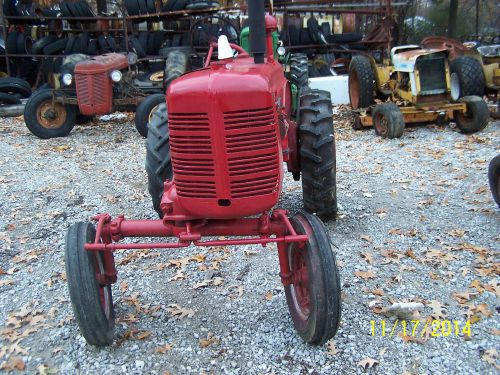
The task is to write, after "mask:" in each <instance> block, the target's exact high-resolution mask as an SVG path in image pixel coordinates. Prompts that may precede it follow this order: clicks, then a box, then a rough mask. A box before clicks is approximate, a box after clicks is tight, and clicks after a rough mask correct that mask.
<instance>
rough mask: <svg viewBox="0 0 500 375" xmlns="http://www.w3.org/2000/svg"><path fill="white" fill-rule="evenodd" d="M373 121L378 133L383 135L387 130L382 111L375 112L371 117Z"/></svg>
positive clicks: (386, 122)
mask: <svg viewBox="0 0 500 375" xmlns="http://www.w3.org/2000/svg"><path fill="white" fill-rule="evenodd" d="M373 123H374V126H375V127H376V128H377V132H378V134H380V135H381V136H385V135H386V134H387V132H388V131H389V130H388V129H389V124H388V121H387V119H386V118H385V116H384V115H383V114H382V113H380V112H379V113H377V114H375V116H374V118H373Z"/></svg>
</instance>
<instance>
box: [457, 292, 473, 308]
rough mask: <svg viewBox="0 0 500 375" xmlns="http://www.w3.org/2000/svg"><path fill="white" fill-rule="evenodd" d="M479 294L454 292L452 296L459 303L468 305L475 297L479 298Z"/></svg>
mask: <svg viewBox="0 0 500 375" xmlns="http://www.w3.org/2000/svg"><path fill="white" fill-rule="evenodd" d="M478 294H479V293H477V292H463V293H457V292H453V294H452V296H453V298H455V300H457V302H458V303H459V304H461V305H463V304H465V303H467V302H469V301H470V299H471V298H472V297H474V296H477V295H478Z"/></svg>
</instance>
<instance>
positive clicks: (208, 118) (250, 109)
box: [65, 0, 341, 346]
mask: <svg viewBox="0 0 500 375" xmlns="http://www.w3.org/2000/svg"><path fill="white" fill-rule="evenodd" d="M248 3H249V4H248V5H249V7H248V8H249V25H250V46H251V50H250V54H248V53H246V52H245V51H244V50H243V49H242V48H241V47H239V46H237V45H234V44H231V45H230V46H231V48H232V49H233V50H235V51H237V53H238V55H237V57H233V56H230V57H228V58H222V59H221V57H222V56H221V52H220V51H221V48H222V47H224V46H225V45H222V44H224V43H221V40H219V46H218V47H219V60H218V61H210V59H211V56H212V54H213V53H215V47H217V44H216V43H213V44H212V45H211V49H210V51H209V53H208V55H207V61H206V67H205V68H203V69H200V70H197V71H193V72H190V73H188V74H185V75H183V76H182V77H180V78H178V79H177V80H175V81H174V82H173V83H172V84H171V85H170V87H169V88H168V91H167V94H166V102H167V104H166V105H165V104H163V105H160V109H159V110H158V111H156V112H155V113H154V116H153V119H152V120H151V122H150V124H149V132H148V138H147V161H146V169H147V173H148V185H149V191H150V193H151V196H152V201H153V206H154V208H155V210H156V211H157V213H158V215H159V216H160V219H158V220H126V219H125V218H124V216H123V215H119V216H118V217H117V218H115V219H112V218H111V216H110V215H109V214H100V215H97V216H95V217H93V218H92V219H93V220H94V221H95V222H96V226H95V225H94V224H92V223H88V222H87V223H85V222H80V223H76V224H74V225H72V226H71V227H70V228H69V230H68V233H67V236H66V249H65V259H66V272H67V278H68V286H69V292H70V297H71V301H72V306H73V310H74V313H75V317H76V321H77V323H78V325H79V327H80V331H81V333H82V335H83V336H84V337H85V339H86V340H87V342H88V343H90V344H92V345H97V346H104V345H110V344H111V343H112V342H113V337H114V308H113V302H112V295H111V284H112V283H115V282H116V280H117V270H116V268H115V263H114V257H113V251H115V250H118V249H131V250H132V249H175V248H181V247H187V246H190V245H191V244H194V245H196V246H231V245H248V244H255V245H258V244H260V245H262V246H265V245H266V244H269V243H276V244H277V252H278V259H279V268H280V273H279V275H280V278H281V281H282V283H283V285H284V288H285V294H286V299H287V303H288V307H289V310H290V314H291V317H292V320H293V323H294V326H295V328H296V330H297V331H298V333H299V335H300V336H301V337H302V338H303V339H304V340H305V341H306V342H308V343H310V344H323V343H325V342H326V341H328V340H329V339H330V338H332V337H333V336H334V335H335V333H336V332H337V329H338V325H339V321H340V311H341V307H340V304H341V302H340V279H339V272H338V270H337V266H336V261H335V255H334V253H333V250H332V248H331V244H330V238H329V236H328V233H327V231H326V229H325V227H324V225H323V223H322V222H321V220H320V219H319V217H320V218H323V219H329V218H332V217H334V216H335V214H336V211H337V198H336V177H335V170H336V165H335V163H336V162H335V137H334V131H333V120H332V108H331V101H330V97H329V94H328V93H327V92H323V91H315V90H312V91H311V90H309V89H307V88H306V87H303V88H302V89H301V94H300V106H299V107H300V108H299V109H298V111H297V113H291V112H292V110H291V108H292V94H291V90H290V84H289V82H288V81H287V80H286V78H285V77H284V75H283V68H282V66H281V65H280V64H279V63H278V61H276V60H275V59H274V57H273V52H274V51H273V47H272V46H273V43H272V32H273V31H274V30H276V28H277V23H276V20H275V19H274V18H273V17H272V16H269V15H267V16H265V9H264V2H263V0H248ZM225 43H227V41H226V42H225ZM221 45H222V46H221ZM226 47H227V46H226ZM167 108H168V112H167ZM284 162H286V163H287V166H288V171H289V172H292V173H293V174H294V177H295V178H298V177H300V176H301V177H302V186H303V197H304V198H303V199H304V208H305V210H301V211H299V212H298V213H296V214H295V215H294V216H292V217H289V216H288V213H287V211H285V210H282V209H273V207H274V206H275V205H276V204H277V202H278V198H279V196H280V194H281V190H282V183H283V178H284V167H283V163H284ZM218 236H224V238H219V239H206V238H205V237H218ZM127 237H162V238H164V237H174V238H176V240H174V241H172V242H147V243H120V242H119V241H121V240H122V239H124V238H127Z"/></svg>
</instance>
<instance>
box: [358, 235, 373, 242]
mask: <svg viewBox="0 0 500 375" xmlns="http://www.w3.org/2000/svg"><path fill="white" fill-rule="evenodd" d="M359 237H360V238H361V239H362V240H363V241H366V242H368V243H372V242H373V239H372V238H371V237H370V236H367V235H364V234H363V235H361V236H359Z"/></svg>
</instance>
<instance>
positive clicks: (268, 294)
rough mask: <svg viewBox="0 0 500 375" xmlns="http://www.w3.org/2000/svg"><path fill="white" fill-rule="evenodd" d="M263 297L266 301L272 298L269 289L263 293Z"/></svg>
mask: <svg viewBox="0 0 500 375" xmlns="http://www.w3.org/2000/svg"><path fill="white" fill-rule="evenodd" d="M264 299H266V300H267V301H270V300H272V299H273V292H272V291H271V290H270V291H269V292H267V293H266V294H264Z"/></svg>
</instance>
